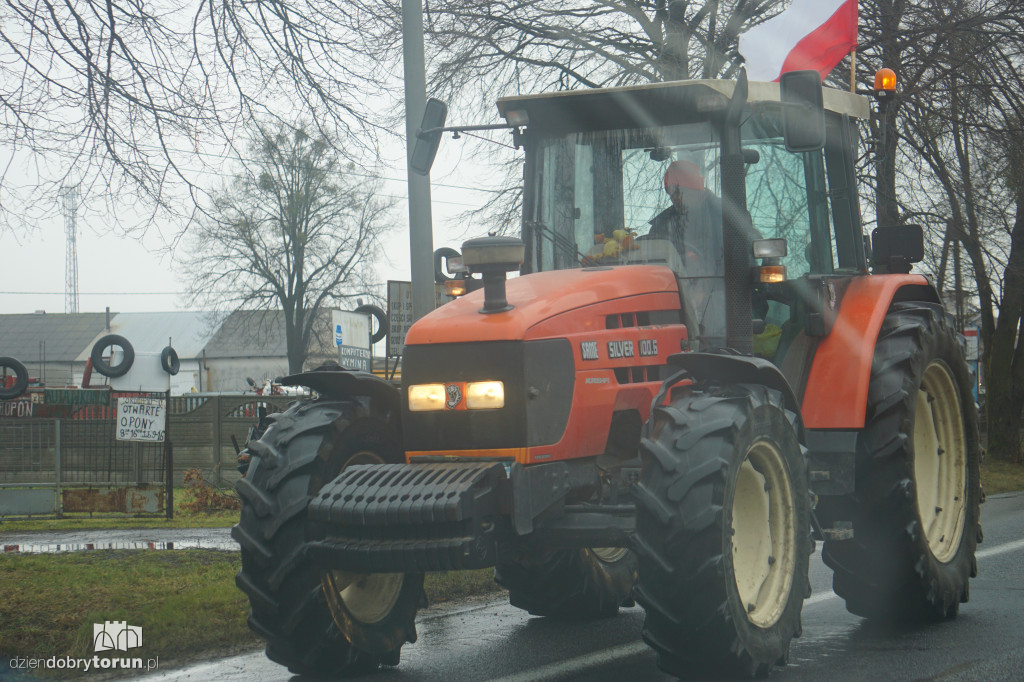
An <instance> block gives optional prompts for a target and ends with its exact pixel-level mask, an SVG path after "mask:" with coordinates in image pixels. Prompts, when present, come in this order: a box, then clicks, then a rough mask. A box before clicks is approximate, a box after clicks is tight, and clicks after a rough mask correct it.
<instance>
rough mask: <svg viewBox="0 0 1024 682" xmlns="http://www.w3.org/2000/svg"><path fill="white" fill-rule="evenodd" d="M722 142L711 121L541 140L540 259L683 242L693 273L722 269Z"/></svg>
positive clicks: (542, 263) (576, 263)
mask: <svg viewBox="0 0 1024 682" xmlns="http://www.w3.org/2000/svg"><path fill="white" fill-rule="evenodd" d="M718 157H719V143H718V140H717V135H716V134H715V132H714V131H713V130H712V127H711V125H710V124H708V123H691V124H686V125H677V126H669V127H665V128H659V129H655V130H636V129H632V130H600V131H593V132H586V133H572V134H568V135H565V136H563V137H559V138H554V139H549V140H547V141H546V142H544V143H543V144H542V147H541V149H540V153H539V158H538V167H537V173H536V175H535V176H534V177H535V186H534V187H533V188H532V189H533V190H534V191H533V196H534V208H535V219H534V224H535V235H534V243H533V245H534V253H533V269H536V270H561V269H565V268H574V267H581V266H584V267H585V266H588V265H601V264H605V263H610V262H615V263H620V262H623V261H627V262H632V261H631V260H630V259H633V260H636V256H637V254H635V253H631V252H635V251H639V250H640V249H639V246H640V245H641V243H642V242H643V241H644V240H646V239H651V240H655V239H656V240H660V241H663V242H665V243H663V244H662V243H659V244H657V245H648V246H647V247H646V248H645V249H644V250H645V251H649V250H650V249H651V248H654V247H658V248H660V247H663V246H669V245H671V246H674V247H675V250H676V251H677V255H678V256H679V258H675V257H674V256H664V257H663V258H664V259H668V258H671V260H672V263H673V264H676V266H677V267H676V268H674V269H677V270H678V266H679V265H682V266H683V268H684V269H685V271H686V272H681V271H677V274H679V275H681V276H684V275H688V276H691V277H693V276H712V275H719V276H720V275H721V274H722V273H721V271H720V270H721V257H720V253H719V252H720V251H721V248H720V242H721V239H720V236H719V237H716V235H720V234H721V204H720V201H719V197H720V195H721V194H720V181H719V164H718Z"/></svg>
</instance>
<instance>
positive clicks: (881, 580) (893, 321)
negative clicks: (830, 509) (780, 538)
mask: <svg viewBox="0 0 1024 682" xmlns="http://www.w3.org/2000/svg"><path fill="white" fill-rule="evenodd" d="M972 405H973V399H972V398H971V380H970V373H969V371H968V369H967V365H966V363H965V362H964V360H963V354H962V351H961V348H960V345H959V343H958V341H957V337H956V333H955V332H954V330H953V328H952V327H951V326H950V324H949V323H948V322H947V320H946V317H945V315H944V313H943V311H942V309H941V308H940V307H939V306H937V305H928V304H922V303H897V304H894V305H893V306H892V308H890V310H889V313H888V315H887V316H886V318H885V321H884V322H883V323H882V328H881V331H880V332H879V336H878V341H877V343H876V345H875V357H874V363H873V365H872V371H871V380H870V384H869V388H868V405H867V414H866V424H865V426H864V429H863V431H862V432H861V433H860V436H859V438H858V442H857V471H856V493H855V505H856V515H855V518H854V524H853V528H854V537H853V539H852V540H843V541H828V542H826V543H825V546H824V548H823V549H822V558H823V559H824V561H825V563H826V564H827V565H828V566H829V567H830V568H832V570H833V571H834V573H833V577H832V584H833V589H834V590H835V593H836V594H838V595H839V596H840V597H842V598H843V599H845V600H846V608H847V610H849V611H850V612H851V613H854V614H857V615H859V616H864V617H867V618H876V619H881V620H890V621H891V620H898V621H913V620H922V619H924V620H937V619H943V618H952V617H955V616H956V615H957V613H958V611H959V607H960V603H962V602H966V601H967V599H968V597H969V580H970V578H971V577H974V576H975V575H977V562H976V560H975V549H976V547H977V543H978V541H979V540H980V538H981V526H980V525H979V504H980V500H981V486H980V482H979V481H980V478H979V477H980V473H979V467H980V459H981V451H980V446H979V436H978V424H977V414H976V413H975V411H974V410H973V409H970V407H971V406H972Z"/></svg>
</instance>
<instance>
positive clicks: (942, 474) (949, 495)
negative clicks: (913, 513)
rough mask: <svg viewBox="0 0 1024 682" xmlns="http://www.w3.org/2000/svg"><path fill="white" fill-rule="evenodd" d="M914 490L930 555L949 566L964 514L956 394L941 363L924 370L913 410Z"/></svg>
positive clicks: (963, 453)
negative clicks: (947, 563)
mask: <svg viewBox="0 0 1024 682" xmlns="http://www.w3.org/2000/svg"><path fill="white" fill-rule="evenodd" d="M913 448H914V489H915V490H916V493H917V494H916V498H917V512H918V515H919V517H920V519H921V527H922V531H923V532H924V536H925V538H926V540H927V542H928V548H929V549H930V550H931V552H932V555H934V556H935V558H936V559H937V560H938V561H940V562H942V563H946V562H948V561H950V560H951V559H952V558H953V557H954V555H956V552H957V549H959V547H960V540H961V538H962V537H963V533H964V516H965V511H966V509H967V505H966V493H967V442H966V438H965V435H964V424H963V412H962V408H961V404H960V392H959V391H958V390H957V387H956V382H955V381H954V380H953V375H952V373H951V372H950V370H949V368H948V367H947V366H946V364H945V363H943V362H941V361H938V360H936V361H935V362H932V363H931V364H930V365H928V367H927V368H926V369H925V371H924V377H923V379H922V380H921V388H920V389H919V390H918V392H917V400H916V401H915V405H914V442H913Z"/></svg>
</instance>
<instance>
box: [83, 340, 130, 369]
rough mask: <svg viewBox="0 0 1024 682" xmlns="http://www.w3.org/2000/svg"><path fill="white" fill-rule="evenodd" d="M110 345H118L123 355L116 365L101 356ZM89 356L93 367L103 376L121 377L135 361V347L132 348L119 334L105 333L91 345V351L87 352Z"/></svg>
mask: <svg viewBox="0 0 1024 682" xmlns="http://www.w3.org/2000/svg"><path fill="white" fill-rule="evenodd" d="M111 346H117V347H119V348H120V349H121V352H122V355H123V356H124V357H122V358H121V362H119V363H117V364H116V365H111V364H110V363H109V362H107V360H106V359H105V358H104V357H103V351H105V350H106V349H107V348H109V347H111ZM89 357H90V358H91V359H92V367H93V369H95V370H96V371H97V372H99V373H100V374H102V375H103V376H105V377H110V378H112V379H113V378H116V377H123V376H124V375H125V374H127V373H128V370H130V369H131V368H132V363H134V362H135V349H134V348H132V344H131V343H130V342H129V341H128V339H126V338H124V337H123V336H121V335H120V334H107V335H106V336H104V337H102V338H101V339H100V340H99V341H97V342H96V343H95V344H94V345H93V347H92V353H90V354H89Z"/></svg>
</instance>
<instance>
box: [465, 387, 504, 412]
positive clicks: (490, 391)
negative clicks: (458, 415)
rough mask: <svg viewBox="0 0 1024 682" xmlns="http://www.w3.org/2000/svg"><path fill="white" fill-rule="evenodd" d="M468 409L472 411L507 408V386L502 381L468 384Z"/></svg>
mask: <svg viewBox="0 0 1024 682" xmlns="http://www.w3.org/2000/svg"><path fill="white" fill-rule="evenodd" d="M466 407H468V408H469V409H471V410H496V409H498V408H499V407H505V384H503V383H502V382H500V381H474V382H471V383H468V384H466Z"/></svg>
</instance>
